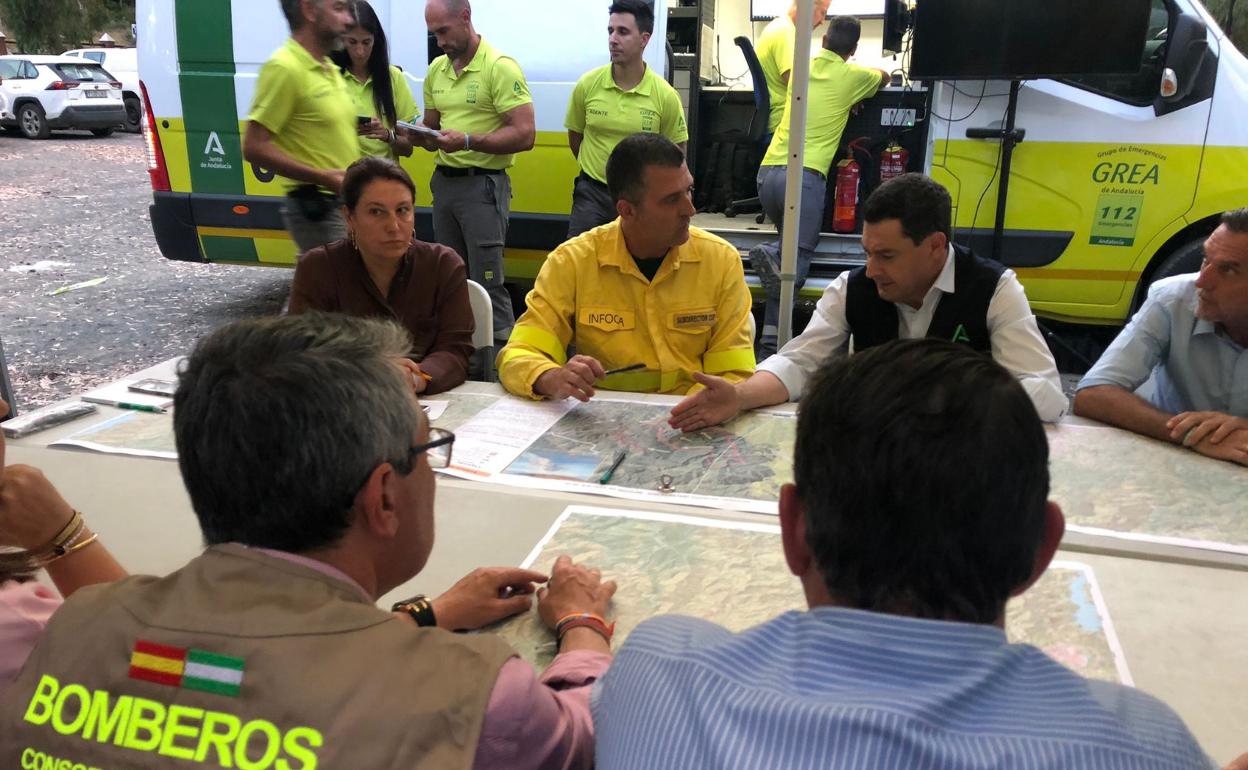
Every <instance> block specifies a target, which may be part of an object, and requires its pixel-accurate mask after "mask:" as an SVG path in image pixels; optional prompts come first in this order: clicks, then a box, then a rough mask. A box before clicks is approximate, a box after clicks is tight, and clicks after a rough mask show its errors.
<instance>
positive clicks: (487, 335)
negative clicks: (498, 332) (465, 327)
mask: <svg viewBox="0 0 1248 770" xmlns="http://www.w3.org/2000/svg"><path fill="white" fill-rule="evenodd" d="M468 304H469V305H471V306H472V320H473V321H474V323H475V325H476V329H475V330H474V331H473V333H472V347H473V348H475V351H474V352H473V355H475V356H480V357H481V376H482V377H483V378H484V379H485V381H486V382H494V303H493V302H491V301H490V293H489V292H487V291H486V290H485V287H484V286H482V285H481V284H479V283H477V282H476V281H469V282H468Z"/></svg>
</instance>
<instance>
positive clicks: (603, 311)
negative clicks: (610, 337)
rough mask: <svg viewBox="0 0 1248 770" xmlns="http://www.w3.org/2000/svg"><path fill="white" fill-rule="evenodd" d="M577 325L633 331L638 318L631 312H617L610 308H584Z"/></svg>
mask: <svg viewBox="0 0 1248 770" xmlns="http://www.w3.org/2000/svg"><path fill="white" fill-rule="evenodd" d="M576 320H577V323H581V324H584V325H586V326H593V327H594V328H596V329H604V330H606V331H616V330H625V329H632V328H633V326H634V325H635V323H636V316H635V315H634V313H633V311H631V310H615V309H613V308H609V307H583V308H581V312H580V315H579V316H578V317H577V319H576Z"/></svg>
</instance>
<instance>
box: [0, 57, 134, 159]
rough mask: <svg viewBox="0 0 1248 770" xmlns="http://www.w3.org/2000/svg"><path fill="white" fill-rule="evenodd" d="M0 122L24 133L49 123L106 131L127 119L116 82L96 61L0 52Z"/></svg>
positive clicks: (33, 134)
mask: <svg viewBox="0 0 1248 770" xmlns="http://www.w3.org/2000/svg"><path fill="white" fill-rule="evenodd" d="M0 92H3V97H0V103H2V104H3V106H0V127H3V128H4V129H5V130H6V131H10V132H17V131H20V132H21V133H22V134H24V135H25V136H26V137H27V138H29V139H47V138H48V136H49V135H50V134H51V133H52V129H81V130H87V131H90V132H91V133H93V134H95V135H96V136H108V135H109V134H111V133H113V129H115V128H117V127H118V126H120V125H122V124H124V123H125V122H126V107H125V104H124V102H123V101H122V97H121V92H122V88H121V83H120V82H119V81H117V80H114V79H113V77H112V75H109V74H108V72H107V71H105V69H104V68H103V67H101V66H100V65H99V64H97V63H95V62H93V61H85V60H83V59H79V58H72V57H65V56H34V55H25V54H18V55H11V56H0Z"/></svg>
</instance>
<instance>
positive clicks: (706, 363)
mask: <svg viewBox="0 0 1248 770" xmlns="http://www.w3.org/2000/svg"><path fill="white" fill-rule="evenodd" d="M753 369H754V351H753V350H751V349H750V348H735V349H733V350H717V351H714V352H712V353H707V354H706V355H704V356H702V370H703V371H705V372H706V373H707V374H719V373H720V372H732V371H753Z"/></svg>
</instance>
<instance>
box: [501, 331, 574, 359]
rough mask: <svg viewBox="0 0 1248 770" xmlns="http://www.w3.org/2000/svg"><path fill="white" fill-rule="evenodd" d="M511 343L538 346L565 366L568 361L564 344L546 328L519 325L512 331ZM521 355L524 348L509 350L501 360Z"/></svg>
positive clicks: (508, 341)
mask: <svg viewBox="0 0 1248 770" xmlns="http://www.w3.org/2000/svg"><path fill="white" fill-rule="evenodd" d="M507 343H508V344H509V345H516V344H519V345H528V346H529V347H531V348H537V349H538V350H540V351H542V352H543V353H545V354H546V355H547V356H549V357H550V359H551V360H552V361H554V362H555V363H557V364H559V365H560V366H563V365H564V364H566V363H567V362H568V354H567V351H566V350H565V349H564V347H563V345H561V344H559V338H558V337H556V336H555V335H553V334H551V333H550V332H548V331H546V330H545V329H538V328H536V327H533V326H517V327H515V328H514V329H513V330H512V332H511V338H510V339H508V340H507ZM517 354H519V355H524V351H522V350H509V351H507V353H506V354H504V356H503V357H502V358H501V359H500V360H499V363H502V362H503V361H509V360H511V359H512V358H515V357H516V356H517Z"/></svg>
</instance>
